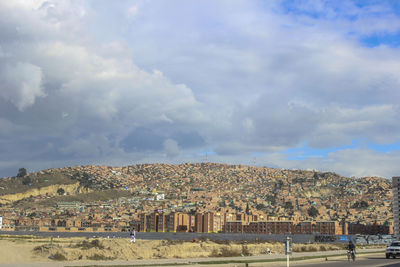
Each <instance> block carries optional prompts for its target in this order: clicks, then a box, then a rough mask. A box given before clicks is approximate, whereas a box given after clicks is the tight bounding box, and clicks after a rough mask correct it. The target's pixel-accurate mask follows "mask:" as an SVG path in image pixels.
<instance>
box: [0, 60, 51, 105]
mask: <svg viewBox="0 0 400 267" xmlns="http://www.w3.org/2000/svg"><path fill="white" fill-rule="evenodd" d="M0 82H1V84H2V87H3V89H2V90H1V91H0V95H1V96H2V97H3V98H4V99H5V100H8V101H10V102H11V103H13V104H14V105H15V106H16V107H17V108H18V110H19V111H24V110H25V109H26V108H27V107H30V106H32V105H33V104H34V103H35V99H36V98H37V97H44V96H45V95H46V94H45V93H44V90H43V88H42V84H41V83H42V71H41V69H40V67H38V66H35V65H32V64H30V63H21V62H18V63H17V64H16V65H14V66H12V65H5V66H1V68H0Z"/></svg>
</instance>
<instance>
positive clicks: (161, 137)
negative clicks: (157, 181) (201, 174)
mask: <svg viewBox="0 0 400 267" xmlns="http://www.w3.org/2000/svg"><path fill="white" fill-rule="evenodd" d="M399 100H400V4H399V2H398V1H389V0H388V1H384V0H381V1H369V0H363V1H361V0H360V1H356V0H355V1H346V0H345V1H333V0H332V1H327V0H292V1H289V0H285V1H275V0H270V1H261V0H260V1H257V0H251V1H249V0H233V1H232V0H220V1H215V0H204V1H188V0H168V1H167V0H157V1H155V0H154V1H153V0H137V1H133V0H132V1H125V0H120V1H106V0H97V1H83V0H82V1H80V0H79V1H78V0H76V1H74V0H70V1H66V0H57V1H43V0H30V1H28V0H13V1H0V177H6V176H14V175H16V174H17V172H18V169H19V168H22V167H23V168H26V169H27V171H28V172H34V171H39V170H43V169H48V168H57V167H64V166H76V165H89V164H98V165H109V166H125V165H133V164H140V163H155V162H161V163H174V164H178V163H185V162H219V163H227V164H244V165H257V166H266V167H272V168H285V169H303V170H318V171H331V172H336V173H338V174H341V175H345V176H355V177H363V176H382V177H387V178H390V177H392V176H398V175H400V164H399V162H400V123H399V121H400V105H399V104H400V103H399Z"/></svg>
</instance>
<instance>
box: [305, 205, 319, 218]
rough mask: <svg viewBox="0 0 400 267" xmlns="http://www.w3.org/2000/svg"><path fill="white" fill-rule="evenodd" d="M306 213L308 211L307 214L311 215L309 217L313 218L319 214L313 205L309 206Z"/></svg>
mask: <svg viewBox="0 0 400 267" xmlns="http://www.w3.org/2000/svg"><path fill="white" fill-rule="evenodd" d="M307 213H308V215H309V216H311V217H313V218H315V217H317V216H318V215H319V211H318V210H317V208H316V207H314V206H311V207H310V208H309V209H308V210H307Z"/></svg>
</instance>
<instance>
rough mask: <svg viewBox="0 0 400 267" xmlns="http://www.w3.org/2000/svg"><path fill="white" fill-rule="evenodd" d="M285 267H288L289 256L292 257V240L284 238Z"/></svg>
mask: <svg viewBox="0 0 400 267" xmlns="http://www.w3.org/2000/svg"><path fill="white" fill-rule="evenodd" d="M285 254H286V267H289V255H292V238H291V237H289V236H288V237H286V242H285Z"/></svg>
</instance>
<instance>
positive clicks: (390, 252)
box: [386, 241, 400, 259]
mask: <svg viewBox="0 0 400 267" xmlns="http://www.w3.org/2000/svg"><path fill="white" fill-rule="evenodd" d="M396 256H400V241H395V242H392V244H390V246H388V247H387V248H386V259H389V258H390V257H392V258H393V259H395V258H396Z"/></svg>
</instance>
